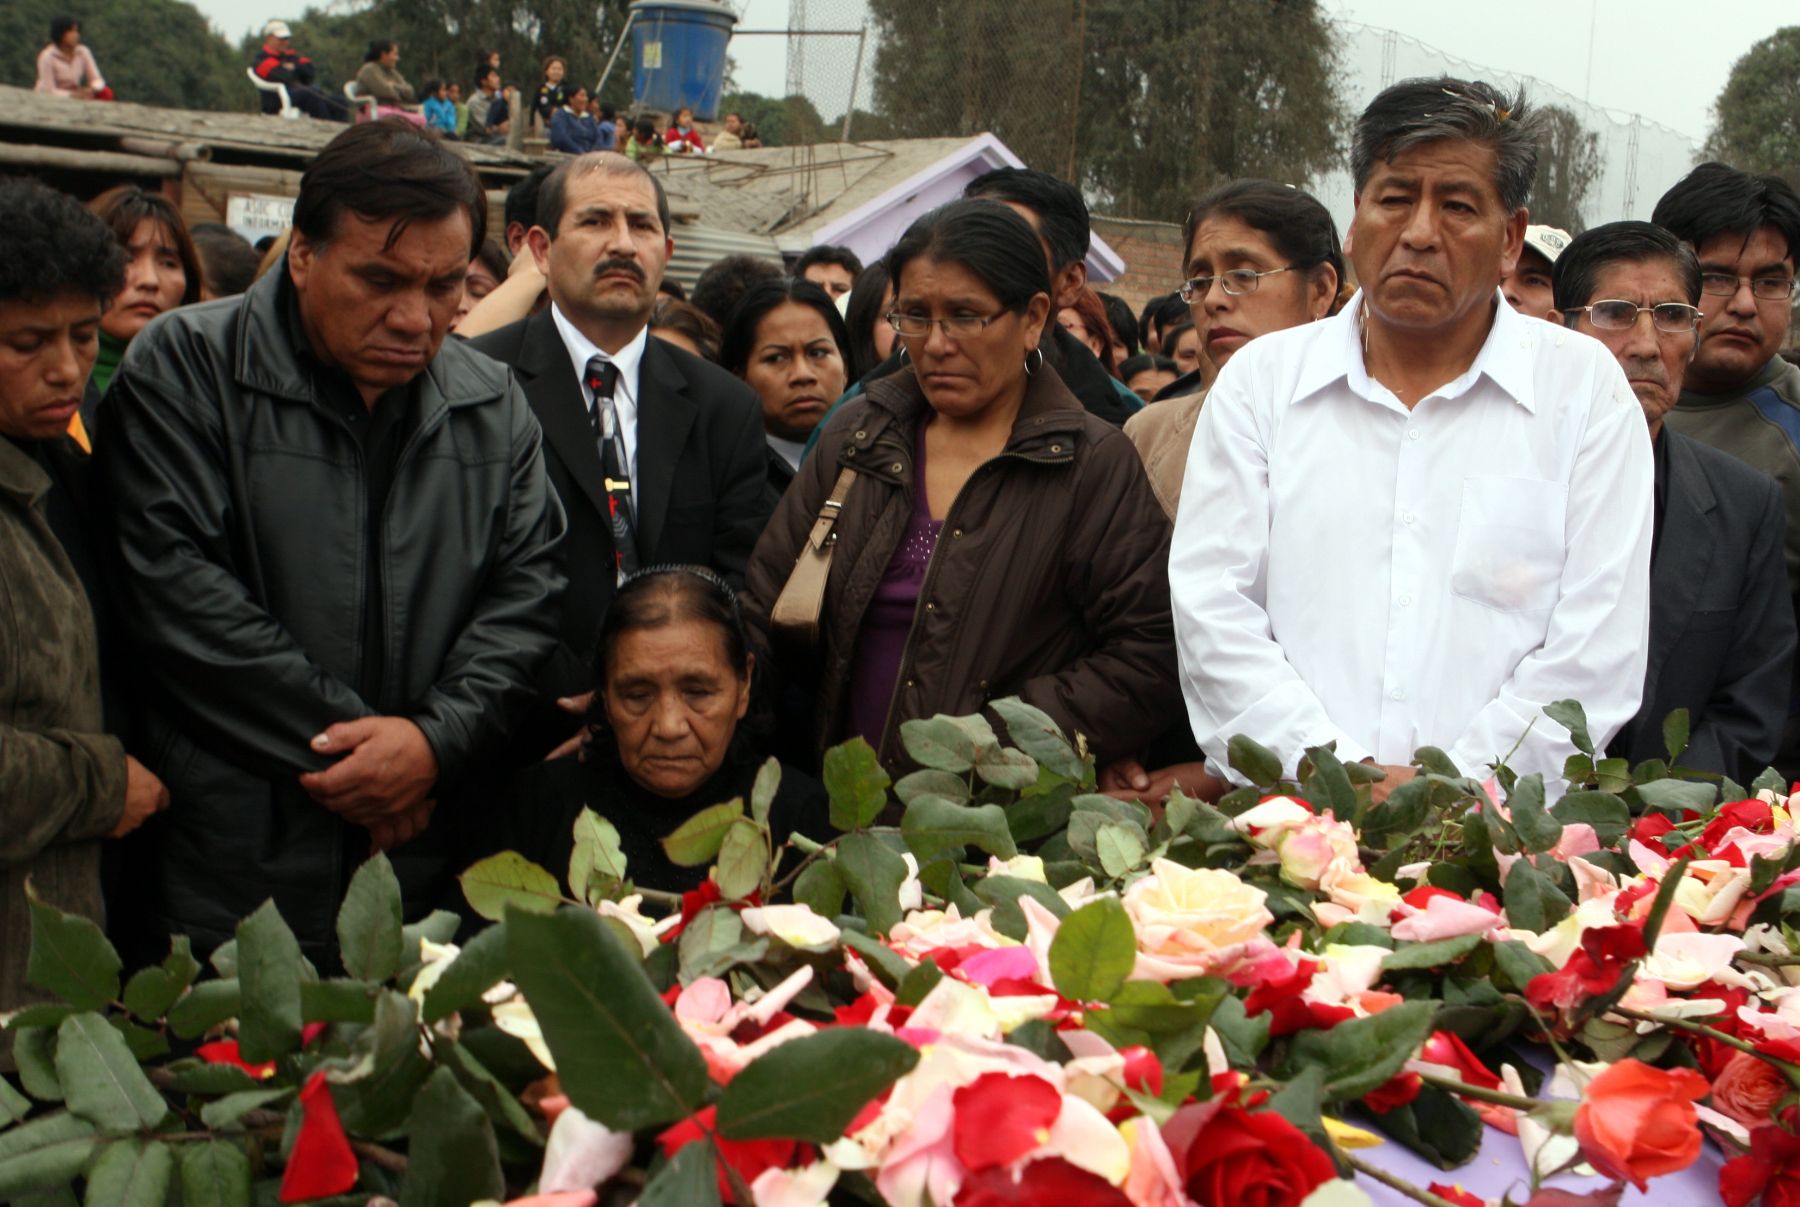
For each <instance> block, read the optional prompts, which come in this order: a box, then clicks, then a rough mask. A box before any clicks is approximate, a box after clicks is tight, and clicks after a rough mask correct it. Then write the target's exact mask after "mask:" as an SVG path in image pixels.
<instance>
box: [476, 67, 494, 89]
mask: <svg viewBox="0 0 1800 1207" xmlns="http://www.w3.org/2000/svg"><path fill="white" fill-rule="evenodd" d="M499 74H500V69H499V68H498V67H496V66H494V65H493V64H492V63H483V64H482V65H481V66H479V67H477V68H476V69H475V86H476V87H477V88H479V87H481V81H483V80H485V79H487V78H488V77H489V76H490V75H494V76H497V75H499Z"/></svg>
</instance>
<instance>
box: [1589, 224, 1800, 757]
mask: <svg viewBox="0 0 1800 1207" xmlns="http://www.w3.org/2000/svg"><path fill="white" fill-rule="evenodd" d="M1700 282H1701V269H1700V263H1699V261H1698V260H1696V259H1695V257H1694V252H1693V249H1691V248H1690V247H1688V246H1687V244H1685V243H1683V242H1682V241H1681V240H1679V239H1677V238H1676V237H1675V236H1674V235H1672V234H1670V233H1669V232H1668V231H1666V230H1663V229H1662V228H1661V227H1658V226H1653V225H1651V224H1650V223H1648V222H1614V223H1610V224H1608V225H1606V226H1600V227H1596V228H1594V229H1593V230H1590V231H1587V232H1585V233H1583V234H1581V235H1579V236H1577V237H1576V238H1575V240H1574V241H1573V242H1572V243H1570V244H1569V245H1568V247H1567V248H1565V249H1564V251H1563V252H1562V254H1561V255H1560V256H1559V257H1558V258H1557V261H1556V270H1555V290H1556V307H1557V309H1558V310H1559V311H1561V312H1562V314H1563V316H1564V321H1565V322H1567V323H1568V325H1569V326H1570V327H1572V328H1574V329H1575V330H1577V331H1579V332H1581V333H1582V334H1584V335H1591V336H1593V337H1594V338H1595V339H1597V340H1599V341H1600V342H1601V343H1603V344H1605V345H1606V347H1607V349H1608V351H1610V352H1611V353H1612V354H1613V355H1614V356H1615V357H1617V358H1618V361H1619V367H1620V368H1621V369H1623V370H1624V371H1625V378H1626V380H1627V381H1629V382H1630V383H1631V391H1632V393H1633V394H1635V395H1637V400H1638V404H1639V405H1640V406H1641V407H1642V408H1643V411H1644V418H1645V419H1646V420H1648V421H1649V426H1650V440H1651V443H1652V445H1653V446H1654V448H1655V450H1656V453H1655V455H1656V527H1655V535H1654V537H1653V538H1652V543H1651V552H1650V664H1649V668H1648V670H1647V671H1646V672H1645V676H1644V703H1643V706H1642V707H1641V708H1640V709H1639V710H1638V715H1637V716H1636V717H1634V718H1632V720H1631V721H1629V722H1628V723H1627V724H1626V726H1625V728H1624V729H1622V730H1621V731H1620V732H1619V735H1618V736H1617V737H1616V738H1614V739H1613V742H1612V744H1611V745H1610V746H1609V747H1608V750H1607V753H1608V754H1611V755H1615V756H1619V757H1623V758H1627V759H1630V760H1631V761H1632V762H1633V763H1638V762H1642V761H1643V760H1645V759H1652V758H1662V757H1664V755H1665V753H1666V750H1665V746H1664V742H1663V721H1664V719H1665V718H1666V717H1667V716H1668V715H1669V714H1670V713H1671V712H1673V711H1675V710H1676V709H1678V708H1685V709H1687V710H1688V723H1689V727H1690V728H1689V736H1688V744H1687V749H1686V751H1685V752H1684V753H1683V754H1682V755H1681V757H1680V759H1679V763H1680V765H1681V766H1683V767H1692V768H1696V769H1698V770H1702V771H1714V772H1718V773H1720V774H1722V775H1729V776H1731V777H1732V778H1733V779H1736V780H1738V781H1739V782H1740V783H1749V782H1750V781H1751V779H1753V778H1754V777H1755V776H1756V774H1757V773H1758V772H1760V771H1761V770H1762V769H1763V768H1764V767H1765V766H1767V765H1768V762H1769V760H1770V759H1771V758H1773V757H1774V755H1775V747H1776V743H1777V741H1778V740H1779V739H1780V737H1781V730H1782V725H1783V723H1784V722H1785V720H1786V717H1787V697H1788V677H1789V669H1790V667H1791V665H1792V663H1793V659H1794V631H1795V630H1794V616H1793V610H1792V608H1791V607H1790V606H1789V601H1788V596H1787V590H1786V580H1785V577H1784V575H1783V570H1782V562H1781V556H1780V555H1781V542H1782V528H1783V524H1782V519H1783V512H1782V499H1781V488H1780V487H1779V486H1777V485H1776V484H1775V481H1774V479H1772V478H1770V477H1769V476H1768V475H1767V474H1764V473H1760V472H1758V471H1757V470H1754V469H1752V468H1750V467H1749V466H1748V465H1745V464H1744V463H1743V462H1742V461H1739V460H1738V459H1737V458H1735V457H1732V456H1730V455H1729V454H1727V453H1722V452H1720V451H1719V450H1717V449H1715V448H1711V447H1709V446H1707V445H1705V444H1702V443H1700V442H1699V441H1698V440H1694V439H1691V438H1689V437H1687V436H1683V435H1681V434H1680V433H1679V432H1675V431H1671V430H1670V429H1669V427H1668V426H1667V425H1665V424H1664V422H1663V420H1664V417H1665V416H1667V415H1668V414H1669V412H1670V410H1671V409H1672V408H1673V407H1674V406H1675V400H1676V398H1677V397H1678V396H1680V395H1681V386H1682V379H1683V376H1684V375H1685V374H1686V373H1687V371H1688V368H1689V364H1690V362H1691V361H1692V360H1693V359H1694V354H1695V351H1696V349H1697V348H1698V346H1699V344H1700V330H1699V329H1700V328H1701V326H1702V324H1703V323H1705V322H1707V321H1709V319H1710V316H1706V317H1703V316H1702V314H1701V311H1700V307H1701V306H1703V305H1705V304H1706V303H1707V302H1708V301H1711V300H1714V299H1709V298H1708V297H1707V295H1705V294H1703V293H1702V292H1701V283H1700Z"/></svg>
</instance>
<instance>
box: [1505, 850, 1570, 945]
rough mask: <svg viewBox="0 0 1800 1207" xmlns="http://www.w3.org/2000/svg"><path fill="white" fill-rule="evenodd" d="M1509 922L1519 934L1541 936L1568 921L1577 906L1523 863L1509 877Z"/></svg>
mask: <svg viewBox="0 0 1800 1207" xmlns="http://www.w3.org/2000/svg"><path fill="white" fill-rule="evenodd" d="M1505 893H1506V921H1507V924H1508V925H1509V926H1514V927H1517V928H1518V929H1520V930H1529V931H1535V932H1537V933H1539V934H1542V933H1543V932H1544V931H1546V930H1549V929H1550V928H1551V927H1552V926H1555V925H1556V924H1557V923H1558V922H1561V921H1562V920H1563V919H1564V918H1566V917H1568V914H1569V911H1570V910H1571V909H1573V908H1575V903H1574V902H1572V901H1570V900H1569V898H1568V896H1567V895H1566V894H1565V893H1564V892H1563V891H1562V890H1561V889H1559V888H1557V887H1556V884H1555V882H1554V881H1552V880H1551V879H1550V877H1548V876H1546V875H1544V874H1543V873H1542V872H1540V871H1538V870H1537V869H1536V868H1535V867H1533V866H1532V865H1531V861H1530V860H1528V859H1520V860H1519V861H1518V862H1517V863H1515V864H1513V865H1512V870H1511V871H1510V872H1508V873H1507V874H1506V888H1505Z"/></svg>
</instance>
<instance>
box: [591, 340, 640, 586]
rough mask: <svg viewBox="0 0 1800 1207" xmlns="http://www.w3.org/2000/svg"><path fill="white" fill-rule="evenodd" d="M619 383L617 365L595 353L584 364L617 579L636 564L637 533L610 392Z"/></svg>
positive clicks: (627, 465) (622, 438)
mask: <svg viewBox="0 0 1800 1207" xmlns="http://www.w3.org/2000/svg"><path fill="white" fill-rule="evenodd" d="M618 386H619V366H617V365H615V364H613V363H612V362H611V361H610V360H606V359H604V358H602V357H599V356H596V357H594V358H593V359H592V360H590V361H588V364H587V387H588V389H590V390H592V391H593V392H594V410H593V413H592V418H593V422H594V438H595V440H596V441H598V443H599V445H600V466H601V468H602V470H604V472H605V474H606V500H607V518H608V519H609V520H610V521H611V522H612V535H613V565H614V568H615V570H616V572H617V574H618V579H619V581H620V582H624V581H625V576H626V575H628V574H630V573H631V572H632V571H634V570H636V569H637V568H638V556H637V537H636V535H635V532H634V528H635V525H634V524H633V522H632V512H631V462H630V461H629V460H628V459H627V458H626V456H625V435H624V433H623V432H621V431H620V430H619V409H618V407H617V406H616V405H615V404H614V402H613V392H614V391H615V390H617V389H618Z"/></svg>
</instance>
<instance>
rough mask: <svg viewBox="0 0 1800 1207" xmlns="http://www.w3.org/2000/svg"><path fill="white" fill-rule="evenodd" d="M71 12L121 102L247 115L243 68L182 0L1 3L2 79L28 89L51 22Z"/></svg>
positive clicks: (251, 102)
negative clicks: (241, 111)
mask: <svg viewBox="0 0 1800 1207" xmlns="http://www.w3.org/2000/svg"><path fill="white" fill-rule="evenodd" d="M68 12H75V13H78V14H79V16H80V19H81V37H82V41H83V42H85V43H87V45H88V46H89V47H90V48H91V49H92V50H93V52H94V59H95V61H96V62H97V63H98V64H99V65H100V74H101V75H102V76H104V77H105V79H106V82H107V83H108V84H109V85H111V86H112V89H113V91H114V92H116V93H117V94H118V97H119V99H120V100H124V101H137V102H140V103H143V104H147V105H163V106H168V107H171V108H177V109H233V110H249V109H253V108H254V107H255V105H256V94H255V92H254V91H253V90H252V89H251V87H250V84H249V82H248V81H247V80H245V79H244V68H245V67H247V66H249V64H248V62H246V61H243V59H242V58H241V56H240V55H239V54H238V53H237V52H236V51H234V50H233V49H232V47H231V45H230V44H229V43H228V42H226V41H225V39H224V38H222V37H220V36H219V34H218V32H217V31H216V30H214V29H213V28H212V27H211V26H210V25H209V24H207V21H206V18H205V17H203V16H202V15H201V14H200V10H198V9H196V8H195V7H194V6H193V5H191V4H188V3H186V2H185V0H87V2H86V3H83V4H82V5H80V6H79V7H76V6H72V5H70V4H68V3H67V0H7V2H6V3H5V4H0V48H4V49H0V64H3V66H0V80H4V81H5V82H6V83H8V84H16V85H18V86H20V87H22V88H29V87H31V86H32V85H33V84H34V83H35V82H36V81H37V56H38V52H39V51H40V50H42V49H43V48H44V45H45V43H46V42H48V41H49V37H50V19H51V18H52V17H55V16H57V15H59V14H61V13H68Z"/></svg>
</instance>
